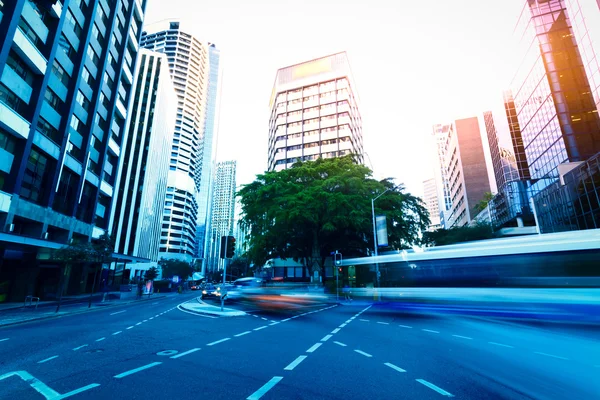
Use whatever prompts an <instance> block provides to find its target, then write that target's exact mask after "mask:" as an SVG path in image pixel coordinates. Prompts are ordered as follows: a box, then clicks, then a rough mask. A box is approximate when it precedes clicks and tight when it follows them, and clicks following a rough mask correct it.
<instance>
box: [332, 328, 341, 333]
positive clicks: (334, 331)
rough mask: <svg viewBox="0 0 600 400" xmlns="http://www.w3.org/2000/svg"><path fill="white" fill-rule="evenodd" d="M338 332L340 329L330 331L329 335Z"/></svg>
mask: <svg viewBox="0 0 600 400" xmlns="http://www.w3.org/2000/svg"><path fill="white" fill-rule="evenodd" d="M339 331H340V328H335V329H334V330H332V331H331V333H338V332H339Z"/></svg>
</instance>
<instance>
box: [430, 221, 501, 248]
mask: <svg viewBox="0 0 600 400" xmlns="http://www.w3.org/2000/svg"><path fill="white" fill-rule="evenodd" d="M494 237H495V236H494V232H493V229H492V227H491V225H490V224H487V223H479V224H477V225H474V226H460V227H455V228H450V229H443V228H441V229H438V230H436V231H434V232H425V233H424V234H423V244H424V245H426V246H445V245H449V244H454V243H461V242H471V241H474V240H484V239H492V238H494Z"/></svg>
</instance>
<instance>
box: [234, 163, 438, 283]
mask: <svg viewBox="0 0 600 400" xmlns="http://www.w3.org/2000/svg"><path fill="white" fill-rule="evenodd" d="M387 189H389V191H388V192H387V193H385V194H384V195H382V196H381V197H380V198H379V199H377V201H376V202H375V213H376V214H377V215H385V216H386V217H387V229H388V236H389V240H388V242H389V246H390V247H391V248H394V249H400V248H406V247H408V246H410V245H411V244H413V243H417V242H418V241H419V237H420V232H421V231H422V230H424V229H425V228H426V227H427V225H428V224H429V217H428V214H427V211H426V209H425V207H424V205H423V202H422V201H421V199H419V198H418V197H415V196H412V195H411V194H409V193H406V192H405V191H404V188H403V187H402V186H397V185H395V184H394V183H393V181H392V180H391V179H385V180H383V181H377V180H375V179H373V177H372V171H371V170H370V169H369V168H367V167H365V166H364V165H360V164H357V163H355V162H354V159H353V158H352V156H346V157H340V158H332V159H318V160H316V161H307V162H297V163H296V164H294V165H293V166H292V167H291V168H288V169H286V170H282V171H279V172H275V171H269V172H265V173H264V174H260V175H258V176H257V177H256V180H255V181H254V182H252V183H250V184H248V185H246V186H244V187H243V188H242V189H241V190H240V191H239V193H238V196H239V197H240V199H241V205H242V212H243V217H242V220H241V223H242V224H244V225H245V227H246V228H248V229H247V231H248V232H249V237H248V238H247V239H248V243H249V246H248V250H247V252H246V256H247V257H248V258H249V260H250V261H251V262H253V263H254V264H255V265H258V266H261V265H264V264H265V263H266V262H267V260H269V259H272V258H277V257H279V258H283V259H288V258H291V259H293V260H295V261H297V262H302V263H303V264H304V265H305V266H307V267H309V268H313V269H314V268H320V269H321V272H322V276H325V275H324V274H323V272H324V271H323V268H324V264H325V260H326V258H327V257H329V256H330V253H331V252H332V251H335V250H339V251H340V252H342V253H343V254H344V256H345V257H349V256H361V255H367V254H368V252H369V249H373V223H372V217H371V199H372V198H374V197H376V196H378V195H379V194H381V193H383V192H385V191H386V190H387Z"/></svg>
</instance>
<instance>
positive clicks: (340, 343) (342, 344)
mask: <svg viewBox="0 0 600 400" xmlns="http://www.w3.org/2000/svg"><path fill="white" fill-rule="evenodd" d="M333 343H335V344H337V345H338V346H342V347H346V345H345V344H344V343H342V342H336V341H334V342H333Z"/></svg>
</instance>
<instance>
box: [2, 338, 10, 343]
mask: <svg viewBox="0 0 600 400" xmlns="http://www.w3.org/2000/svg"><path fill="white" fill-rule="evenodd" d="M8 339H10V338H4V339H0V342H4V341H6V340H8Z"/></svg>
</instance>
